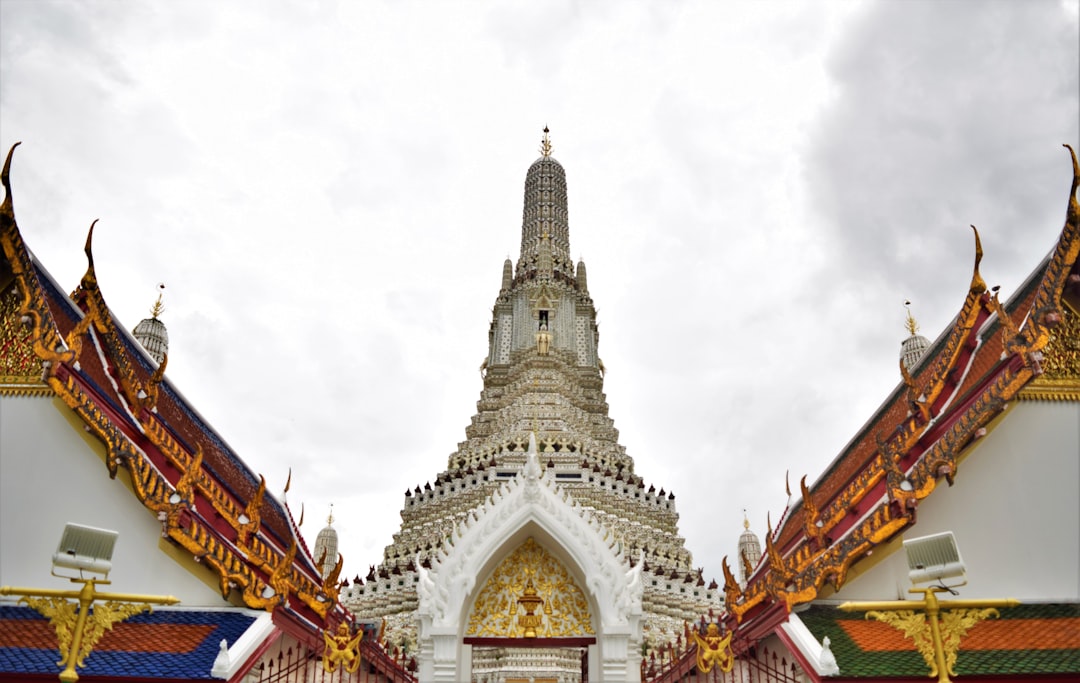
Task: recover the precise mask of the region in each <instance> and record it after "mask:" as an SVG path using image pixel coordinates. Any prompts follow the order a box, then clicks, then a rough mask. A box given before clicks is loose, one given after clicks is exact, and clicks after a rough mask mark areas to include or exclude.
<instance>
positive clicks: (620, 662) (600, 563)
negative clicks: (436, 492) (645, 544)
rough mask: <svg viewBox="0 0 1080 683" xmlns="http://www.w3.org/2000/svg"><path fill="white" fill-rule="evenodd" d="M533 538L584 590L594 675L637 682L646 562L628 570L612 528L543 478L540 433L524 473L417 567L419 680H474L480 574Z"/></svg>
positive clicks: (598, 678)
mask: <svg viewBox="0 0 1080 683" xmlns="http://www.w3.org/2000/svg"><path fill="white" fill-rule="evenodd" d="M530 535H532V536H536V537H538V538H540V539H541V542H542V543H543V545H545V546H546V547H547V549H548V550H549V551H550V552H552V553H553V554H555V555H556V556H557V557H558V558H559V560H560V561H561V562H562V563H563V565H564V566H565V567H566V568H567V570H568V571H569V572H570V573H571V574H573V575H574V576H575V578H576V579H577V580H579V582H580V585H581V586H582V588H583V590H584V591H585V593H586V596H587V599H588V601H589V604H590V610H591V612H592V615H593V621H594V623H593V628H594V630H595V631H596V646H595V647H594V648H593V649H592V656H591V658H590V667H589V671H590V673H589V677H590V680H591V681H634V682H635V683H636V682H637V681H639V680H640V668H639V666H638V661H637V652H638V648H639V647H640V643H641V594H642V589H643V586H642V583H641V570H642V566H643V563H642V562H641V561H640V560H639V561H638V563H637V565H636V566H635V567H634V568H633V569H630V565H629V562H628V560H627V558H626V557H624V555H623V554H622V552H621V551H620V552H616V550H615V549H614V545H615V541H614V537H613V535H612V533H611V531H610V530H609V529H607V528H605V527H604V526H603V525H602V524H601V523H600V522H599V521H598V520H597V519H596V518H595V517H593V516H592V514H591V513H590V512H589V511H588V510H585V509H583V508H582V507H581V506H580V505H578V504H577V503H576V502H575V501H574V500H573V498H572V497H570V495H569V494H568V493H567V492H565V491H563V490H562V489H560V488H559V487H558V486H557V485H556V484H555V482H554V479H553V478H552V476H551V475H547V476H544V475H543V474H542V472H541V468H540V464H539V461H538V458H537V453H536V440H535V437H530V440H529V453H528V456H527V459H526V463H525V466H524V467H523V468H522V470H521V471H520V472H519V473H518V475H517V476H516V477H515V478H514V479H512V480H510V481H508V482H506V483H505V484H503V486H502V487H500V489H499V490H498V491H496V492H495V493H493V494H492V495H491V496H490V497H489V498H488V499H487V500H486V501H485V502H484V504H483V506H481V507H479V508H477V510H475V511H474V512H471V513H470V514H469V517H468V518H467V519H466V521H465V522H464V523H462V524H461V525H460V526H459V527H458V528H457V529H455V531H454V534H453V538H452V540H450V541H448V542H447V544H446V545H445V546H444V548H443V550H442V551H441V552H440V554H439V559H438V561H437V562H436V563H435V564H434V566H433V567H432V569H431V570H426V569H424V568H422V567H421V568H420V569H419V573H420V576H419V583H418V586H417V595H418V597H419V602H420V605H419V609H418V611H417V613H418V615H419V620H420V624H419V628H418V631H419V634H418V636H419V637H418V640H419V643H418V644H419V654H418V657H417V660H418V663H419V666H420V671H419V673H420V680H421V681H423V682H424V683H428V682H438V681H445V682H446V683H456V682H458V681H463V680H468V678H469V674H470V670H471V662H470V650H469V648H468V646H466V645H464V642H463V638H464V629H465V623H466V620H467V618H468V616H469V611H470V609H471V607H472V603H473V601H474V600H475V598H476V593H477V591H478V590H479V586H478V578H482V577H486V576H487V575H488V574H489V573H490V572H491V571H492V569H493V568H494V566H495V565H496V564H498V562H499V561H500V560H501V559H502V558H503V557H504V556H505V555H506V554H507V553H509V552H511V551H513V550H514V549H515V548H517V547H518V546H519V545H521V543H522V542H524V540H525V539H526V538H527V537H528V536H530Z"/></svg>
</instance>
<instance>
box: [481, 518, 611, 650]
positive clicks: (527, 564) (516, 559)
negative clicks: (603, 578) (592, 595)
mask: <svg viewBox="0 0 1080 683" xmlns="http://www.w3.org/2000/svg"><path fill="white" fill-rule="evenodd" d="M530 617H535V622H536V623H535V624H533V623H532V622H533V620H532V619H530ZM530 633H532V634H533V635H530ZM465 634H466V635H469V636H480V637H493V638H526V637H540V638H561V637H570V636H584V635H593V627H592V617H591V615H590V614H589V603H588V601H587V600H586V599H585V594H584V593H583V592H582V590H581V588H579V587H578V585H577V583H575V582H574V579H573V577H571V576H570V573H569V572H568V571H567V570H566V567H564V566H563V565H562V564H561V563H560V562H559V561H558V560H557V559H556V558H555V557H554V556H553V555H551V553H549V552H548V551H547V550H545V549H544V547H543V546H541V545H540V544H539V543H537V542H536V541H535V540H534V539H533V538H532V537H531V536H530V537H529V538H527V539H526V540H525V542H524V543H522V544H521V545H520V546H518V548H517V549H516V550H514V551H513V552H512V553H510V554H509V555H507V556H506V558H505V559H503V561H502V562H501V563H500V564H499V566H498V567H496V568H495V571H494V573H492V575H491V578H489V579H488V580H487V582H486V583H485V584H484V587H483V588H482V589H481V590H480V594H479V595H478V596H477V598H476V602H475V603H473V610H472V614H471V615H470V616H469V625H468V627H467V630H466V632H465Z"/></svg>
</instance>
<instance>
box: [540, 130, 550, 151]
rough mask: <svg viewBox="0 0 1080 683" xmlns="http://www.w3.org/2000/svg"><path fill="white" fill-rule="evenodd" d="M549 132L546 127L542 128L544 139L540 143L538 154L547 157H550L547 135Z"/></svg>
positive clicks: (548, 137)
mask: <svg viewBox="0 0 1080 683" xmlns="http://www.w3.org/2000/svg"><path fill="white" fill-rule="evenodd" d="M550 132H551V131H550V130H548V127H547V126H546V125H545V126H544V139H543V140H541V142H540V154H542V155H544V156H546V157H549V156H551V136H549V135H548V133H550Z"/></svg>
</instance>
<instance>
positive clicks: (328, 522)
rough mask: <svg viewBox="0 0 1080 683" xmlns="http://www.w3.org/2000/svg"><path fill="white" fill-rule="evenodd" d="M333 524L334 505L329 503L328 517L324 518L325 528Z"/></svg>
mask: <svg viewBox="0 0 1080 683" xmlns="http://www.w3.org/2000/svg"><path fill="white" fill-rule="evenodd" d="M333 523H334V504H333V503H330V516H329V517H327V518H326V526H331V525H333Z"/></svg>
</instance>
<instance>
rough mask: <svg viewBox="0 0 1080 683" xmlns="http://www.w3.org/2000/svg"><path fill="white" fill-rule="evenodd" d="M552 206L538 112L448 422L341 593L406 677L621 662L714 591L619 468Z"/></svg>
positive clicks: (665, 638) (670, 517) (708, 602)
mask: <svg viewBox="0 0 1080 683" xmlns="http://www.w3.org/2000/svg"><path fill="white" fill-rule="evenodd" d="M568 208H569V207H568V201H567V179H566V171H565V170H564V169H563V166H562V165H561V164H560V163H559V162H558V161H557V160H556V159H555V157H554V156H552V143H551V139H550V136H549V133H548V131H547V129H545V131H544V137H543V139H542V141H541V146H540V156H539V158H537V159H536V161H534V162H533V163H532V165H531V166H530V167H529V169H528V171H527V172H526V175H525V190H524V208H523V211H522V223H521V249H520V253H519V256H518V259H517V262H516V263H511V261H510V260H509V259H507V260H506V262H505V263H504V264H503V265H502V280H501V283H500V286H499V289H498V294H497V295H496V297H495V302H494V307H493V312H492V320H491V327H490V329H489V330H488V340H487V341H488V345H487V353H486V356H485V360H484V363H483V367H482V370H483V374H484V386H483V390H482V391H481V394H480V400H479V401H478V402H477V412H476V414H475V415H474V416H473V418H472V421H471V423H470V424H469V425H468V427H467V428H466V430H465V437H466V438H465V440H464V441H462V442H461V443H459V444H458V446H457V449H456V450H455V451H454V452H453V453H451V454H450V456H449V458H448V460H447V462H446V466H445V469H443V470H442V471H440V472H439V473H438V474H436V475H435V477H434V484H433V485H432V484H430V483H427V484H424V485H423V486H422V487H421V486H420V485H415V486H414V487H413V488H411V489H409V490H406V491H405V495H404V501H403V509H402V512H401V517H402V525H401V530H400V531H399V532H398V533H397V534H395V536H394V539H393V542H392V543H391V544H390V545H389V546H387V548H386V550H385V553H384V555H383V558H382V561H381V563H380V564H379V566H378V567H373V568H372V570H371V572H370V573H369V574H368V578H367V580H366V581H365V582H363V583H362V584H360V585H353V586H351V587H350V588H348V589H347V590H346V591H345V592H344V593H343V594H342V599H343V601H344V602H345V604H346V605H347V606H348V607H349V609H350V610H351V611H352V612H353V614H354V615H356V617H357V618H358V619H359V620H361V621H364V620H385V622H386V629H387V630H386V633H387V637H388V638H389V639H390V641H391V642H395V643H398V644H400V645H402V646H404V647H406V648H408V649H409V650H411V651H416V652H418V653H419V655H418V658H419V661H420V673H421V678H422V679H423V680H446V681H459V680H466V679H468V678H469V677H470V672H471V675H472V677H473V678H474V679H476V680H484V681H501V680H504V679H505V678H521V679H526V680H532V679H536V680H540V679H541V678H542V679H543V680H558V681H560V682H562V681H570V680H581V672H582V670H583V668H584V669H587V670H588V671H590V672H601V673H600V675H601V676H602V679H603V680H638V678H639V676H640V674H639V671H638V669H639V664H640V659H641V655H642V653H643V652H644V653H646V654H648V653H652V652H654V651H659V650H660V649H662V648H666V647H667V646H668V645H669V644H671V643H674V642H675V641H676V640H677V639H679V638H682V637H683V636H684V633H683V632H684V628H685V624H686V623H689V622H694V621H696V620H697V619H698V618H699V617H701V615H703V614H707V613H708V612H709V611H710V610H712V609H718V608H719V602H718V598H717V593H716V590H715V588H716V585H715V584H714V585H712V586H709V585H706V583H705V580H704V578H703V577H702V575H701V573H700V572H699V571H698V570H697V569H695V568H694V565H693V561H692V556H691V554H690V552H689V551H688V550H687V548H686V547H685V544H684V541H683V538H682V537H681V536H679V530H678V519H679V516H678V513H677V512H676V509H675V496H674V494H673V493H669V492H667V491H665V490H664V488H663V487H662V486H660V487H658V486H657V485H656V484H654V483H653V482H648V481H646V480H645V479H644V478H643V477H642V476H640V475H639V474H637V473H636V472H635V470H634V460H633V458H632V457H630V456H629V455H628V454H627V453H626V449H625V448H624V447H623V446H622V445H620V444H619V441H618V437H619V433H618V430H616V428H615V425H614V422H613V420H612V419H611V417H610V416H609V415H608V405H607V402H606V400H605V397H604V391H603V387H604V364H603V362H602V361H601V359H600V355H599V348H598V338H599V335H598V331H597V325H596V307H595V305H594V303H593V300H592V297H591V296H590V295H589V288H588V281H587V278H586V270H585V263H584V262H583V261H579V262H578V263H577V265H576V266H575V264H574V262H573V259H572V258H571V250H570V228H569V211H568ZM658 489H659V490H658ZM425 586H429V587H428V588H425ZM528 590H534V591H535V593H536V595H538V596H539V598H542V600H543V602H542V604H541V603H538V605H539V607H538V609H540V610H541V611H540V612H539V613H538V614H537V615H536V616H537V618H538V619H539V622H538V624H537V626H536V627H535V629H533V628H527V627H526V626H525V625H524V622H523V621H522V620H523V619H524V620H526V621H527V620H528V618H527V617H528V615H529V614H532V612H531V611H529V610H530V608H529V602H528V600H530V599H532V598H526V597H525V595H526V591H528ZM522 600H525V602H523V603H522V604H520V605H519V604H518V603H519V602H520V601H522ZM508 605H509V606H510V608H509V609H508V608H507V606H508ZM533 631H535V634H536V635H529V633H532V632H533ZM444 653H445V654H444ZM426 667H429V668H426Z"/></svg>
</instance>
